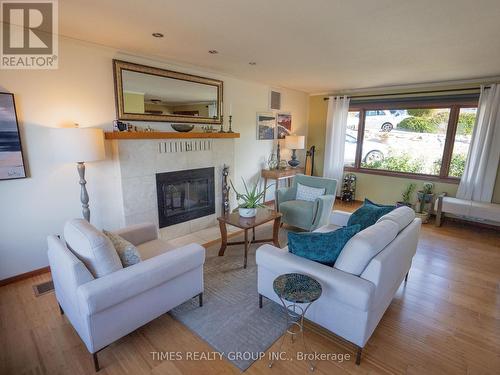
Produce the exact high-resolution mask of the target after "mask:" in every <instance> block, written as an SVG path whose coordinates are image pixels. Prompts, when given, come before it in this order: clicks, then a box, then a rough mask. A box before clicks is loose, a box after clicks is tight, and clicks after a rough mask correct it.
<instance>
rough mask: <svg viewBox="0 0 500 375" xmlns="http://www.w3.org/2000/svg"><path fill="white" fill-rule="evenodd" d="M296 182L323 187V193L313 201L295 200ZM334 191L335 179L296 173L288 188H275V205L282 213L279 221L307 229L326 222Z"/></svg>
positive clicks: (330, 211)
mask: <svg viewBox="0 0 500 375" xmlns="http://www.w3.org/2000/svg"><path fill="white" fill-rule="evenodd" d="M297 184H301V185H306V186H310V187H315V188H325V195H323V196H321V197H319V198H318V199H316V200H315V201H314V202H308V201H302V200H297V199H296V196H297ZM336 191H337V181H336V180H332V179H329V178H321V177H312V176H305V175H303V174H298V175H296V176H295V178H294V179H293V185H292V186H291V187H290V188H279V189H276V197H275V205H276V209H277V210H278V211H279V212H281V214H282V215H283V216H282V218H281V222H282V223H285V224H288V225H292V226H294V227H298V228H301V229H305V230H308V231H313V230H315V229H317V228H319V227H322V226H323V225H326V224H328V219H329V217H330V214H331V213H332V210H333V204H334V203H335V193H336Z"/></svg>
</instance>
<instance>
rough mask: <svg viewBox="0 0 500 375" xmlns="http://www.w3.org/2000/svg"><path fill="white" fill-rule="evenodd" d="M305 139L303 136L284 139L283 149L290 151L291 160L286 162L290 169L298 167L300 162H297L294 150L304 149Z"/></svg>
mask: <svg viewBox="0 0 500 375" xmlns="http://www.w3.org/2000/svg"><path fill="white" fill-rule="evenodd" d="M305 139H306V137H304V136H303V135H287V136H286V137H285V147H286V148H287V149H289V150H292V159H291V160H289V161H288V164H289V165H290V167H292V168H296V167H298V165H299V164H300V161H298V160H297V155H296V153H295V151H296V150H303V149H304V147H305Z"/></svg>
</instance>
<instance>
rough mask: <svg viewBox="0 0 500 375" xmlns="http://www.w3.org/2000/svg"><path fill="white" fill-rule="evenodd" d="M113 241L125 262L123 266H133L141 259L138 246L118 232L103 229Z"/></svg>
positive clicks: (122, 260)
mask: <svg viewBox="0 0 500 375" xmlns="http://www.w3.org/2000/svg"><path fill="white" fill-rule="evenodd" d="M102 232H103V233H104V234H105V235H106V236H107V237H108V238H109V239H110V240H111V242H112V243H113V246H114V247H115V250H116V252H117V253H118V256H119V257H120V260H121V262H122V264H123V267H128V266H132V265H134V264H136V263H139V262H140V261H141V255H140V254H139V250H137V247H135V246H134V245H132V244H131V243H130V242H128V241H127V240H126V239H124V238H123V237H121V236H119V235H118V234H115V233H111V232H108V231H107V230H103V231H102Z"/></svg>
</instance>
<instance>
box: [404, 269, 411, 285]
mask: <svg viewBox="0 0 500 375" xmlns="http://www.w3.org/2000/svg"><path fill="white" fill-rule="evenodd" d="M409 274H410V271H408V272H407V273H406V276H405V284H406V283H407V282H408V275H409Z"/></svg>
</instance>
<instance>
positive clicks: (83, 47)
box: [0, 38, 308, 280]
mask: <svg viewBox="0 0 500 375" xmlns="http://www.w3.org/2000/svg"><path fill="white" fill-rule="evenodd" d="M59 50H60V59H59V69H58V70H54V71H48V70H47V71H44V70H35V71H16V70H12V71H6V70H1V71H0V91H3V92H12V93H14V95H15V100H16V106H17V112H18V117H19V122H20V128H21V135H22V141H23V149H24V155H25V160H27V165H28V168H29V178H27V179H21V180H11V181H0V280H1V279H4V278H7V277H10V276H13V275H17V274H20V273H24V272H28V271H31V270H34V269H37V268H40V267H44V266H46V265H47V256H46V242H45V238H46V236H47V235H48V234H51V233H61V231H62V227H63V223H64V221H65V220H67V219H69V218H72V217H80V215H81V207H80V203H79V185H78V183H77V180H78V177H77V172H76V169H75V166H73V165H63V164H60V163H58V162H57V161H56V159H55V158H54V147H53V145H52V143H51V140H50V137H49V133H50V132H49V131H48V128H49V127H61V126H65V125H69V124H72V123H79V124H80V125H81V126H99V127H103V128H106V129H108V130H111V126H112V125H111V124H112V121H113V120H114V119H115V104H114V91H113V90H114V89H113V75H112V62H111V61H112V59H113V58H119V59H123V60H128V61H133V62H138V63H142V64H146V65H154V66H158V67H165V68H168V69H173V70H180V71H183V72H187V73H194V74H199V75H204V76H208V77H213V78H217V79H221V80H223V81H224V102H225V105H226V113H227V106H228V104H229V103H232V104H233V116H234V117H233V118H234V122H233V128H234V130H235V131H237V132H240V133H241V138H240V139H239V140H237V141H236V146H235V147H236V148H235V150H236V158H235V165H234V170H235V178H236V180H237V181H239V180H240V176H242V177H244V178H245V179H248V178H251V177H255V176H257V175H258V172H259V170H260V168H261V167H262V166H264V165H265V161H266V160H267V158H268V156H269V154H270V152H271V149H272V147H273V142H272V141H257V140H256V129H255V116H256V112H257V111H264V110H266V108H267V103H268V93H269V87H268V86H266V85H264V84H260V83H253V82H248V81H243V80H239V79H235V78H232V77H227V76H224V75H221V74H214V73H211V72H207V71H203V70H198V69H193V68H192V67H181V66H179V65H176V64H170V63H162V62H159V61H157V60H154V59H146V58H142V57H135V56H130V55H127V54H124V53H120V52H119V51H116V50H114V49H111V48H105V47H101V46H95V45H92V44H88V43H84V42H78V41H73V40H70V39H64V38H61V39H60V45H59ZM282 91H283V110H285V111H290V112H291V113H292V115H293V117H292V127H293V129H294V131H295V132H296V133H297V134H303V135H306V134H307V124H306V121H307V106H308V96H307V95H306V94H305V93H301V92H297V91H293V90H285V89H283V90H282ZM146 124H148V123H142V125H146ZM150 125H152V126H153V127H155V128H157V129H167V128H168V125H166V124H158V123H150ZM108 147H110V145H108ZM107 154H108V155H109V159H108V160H106V161H103V162H97V163H92V164H89V165H88V166H87V181H88V185H87V187H88V190H89V194H90V199H91V200H90V207H91V214H92V218H91V221H92V223H93V224H95V225H96V226H97V227H100V228H102V227H106V228H110V229H113V228H116V227H120V226H121V225H123V222H121V221H122V220H119V219H116V218H118V217H120V218H122V217H123V212H122V210H123V208H122V197H121V191H120V188H119V184H118V183H117V181H118V179H119V168H118V167H117V164H116V163H115V162H114V161H113V160H111V152H110V150H108V152H107ZM300 155H301V156H302V157H303V153H301V154H300Z"/></svg>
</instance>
